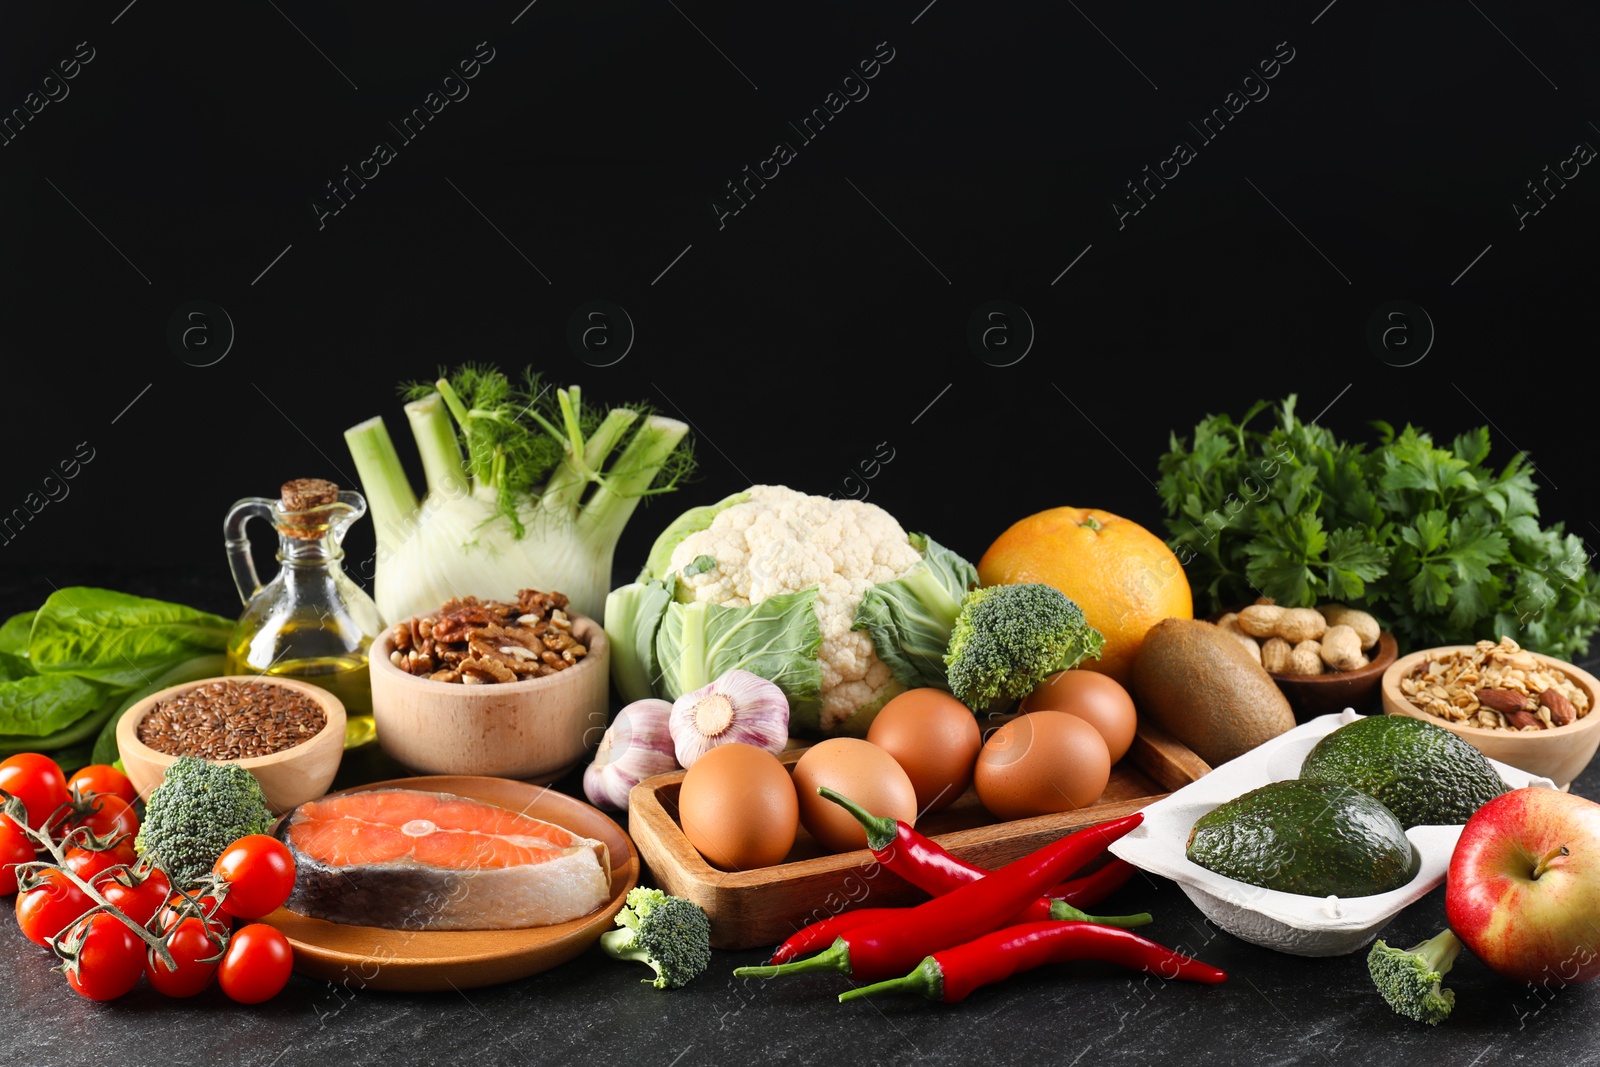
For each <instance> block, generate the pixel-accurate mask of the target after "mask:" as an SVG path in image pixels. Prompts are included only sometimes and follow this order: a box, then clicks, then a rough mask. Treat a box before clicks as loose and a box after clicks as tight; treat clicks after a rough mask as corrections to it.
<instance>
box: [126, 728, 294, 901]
mask: <svg viewBox="0 0 1600 1067" xmlns="http://www.w3.org/2000/svg"><path fill="white" fill-rule="evenodd" d="M271 828H272V812H270V811H269V810H267V801H266V798H265V797H264V796H263V795H262V793H261V783H259V782H257V781H256V779H255V775H253V774H251V773H250V772H249V771H247V770H245V769H244V768H243V767H241V766H239V765H238V764H237V763H212V762H211V761H209V760H203V759H196V758H195V757H193V756H179V757H178V758H177V759H176V760H173V762H172V765H171V766H170V767H168V768H167V773H166V774H165V775H164V776H163V777H162V779H161V784H160V785H158V786H156V788H155V792H153V793H151V794H150V802H149V803H148V804H147V805H146V806H145V813H144V822H143V824H142V825H141V826H140V828H139V836H138V837H137V838H136V839H135V840H134V848H136V849H137V850H138V851H139V853H140V854H141V855H143V854H145V853H150V854H151V855H153V856H154V857H155V860H156V862H157V863H159V864H160V865H161V868H162V870H164V871H166V872H167V877H168V878H170V879H171V880H172V885H173V888H175V889H177V888H188V887H189V886H191V885H193V884H194V882H195V880H196V879H198V878H200V877H201V876H203V875H204V874H205V873H206V872H208V871H210V870H211V865H212V864H213V863H215V862H216V861H217V857H218V856H220V855H222V853H223V852H224V851H226V850H227V848H228V846H229V845H231V844H233V843H234V842H235V841H237V840H239V838H241V837H245V836H248V835H249V834H264V833H266V832H267V831H268V830H270V829H271Z"/></svg>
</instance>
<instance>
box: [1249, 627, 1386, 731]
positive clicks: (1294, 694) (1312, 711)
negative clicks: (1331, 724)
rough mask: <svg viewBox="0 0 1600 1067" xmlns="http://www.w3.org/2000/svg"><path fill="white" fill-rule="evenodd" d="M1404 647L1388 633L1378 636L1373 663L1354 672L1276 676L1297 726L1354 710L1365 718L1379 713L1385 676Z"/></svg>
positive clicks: (1274, 676) (1372, 657) (1274, 678)
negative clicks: (1325, 716) (1380, 695)
mask: <svg viewBox="0 0 1600 1067" xmlns="http://www.w3.org/2000/svg"><path fill="white" fill-rule="evenodd" d="M1399 652H1400V646H1399V645H1397V644H1395V640H1394V634H1391V633H1390V632H1389V631H1387V630H1384V631H1383V632H1381V633H1380V634H1378V647H1377V648H1376V649H1375V650H1374V651H1373V652H1372V653H1371V662H1369V663H1368V664H1367V665H1366V666H1365V667H1360V668H1358V669H1356V670H1353V671H1324V672H1323V673H1322V674H1276V673H1273V672H1270V671H1269V672H1268V673H1269V674H1272V680H1273V681H1274V682H1277V683H1278V688H1279V689H1281V690H1283V695H1284V696H1285V697H1287V698H1288V700H1289V707H1291V708H1293V709H1294V719H1295V722H1310V721H1311V720H1312V719H1315V718H1316V717H1317V716H1319V715H1328V714H1330V713H1334V712H1340V711H1343V710H1344V709H1345V708H1354V709H1355V710H1356V711H1358V712H1360V713H1361V714H1363V715H1369V714H1371V713H1373V712H1374V711H1376V710H1377V708H1378V701H1379V695H1378V694H1379V690H1380V689H1381V688H1382V683H1383V672H1384V671H1386V670H1388V669H1389V665H1390V664H1392V663H1393V662H1394V661H1395V656H1397V655H1398V654H1399Z"/></svg>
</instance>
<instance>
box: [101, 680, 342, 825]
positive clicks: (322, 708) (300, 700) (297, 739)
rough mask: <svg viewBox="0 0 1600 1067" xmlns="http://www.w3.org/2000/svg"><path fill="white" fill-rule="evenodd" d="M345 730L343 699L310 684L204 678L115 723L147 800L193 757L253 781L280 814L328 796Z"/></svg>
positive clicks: (128, 766) (148, 701)
mask: <svg viewBox="0 0 1600 1067" xmlns="http://www.w3.org/2000/svg"><path fill="white" fill-rule="evenodd" d="M344 726H345V715H344V705H343V704H342V703H340V701H339V698H338V697H335V696H334V695H333V694H332V693H329V692H328V691H327V690H326V689H321V688H318V687H317V686H314V685H310V684H308V683H306V682H301V681H296V680H294V679H291V678H274V677H269V676H265V675H240V676H237V677H228V678H205V679H202V680H200V681H198V682H185V683H184V684H182V685H175V686H172V687H171V688H169V689H163V690H161V691H160V692H159V693H152V694H151V695H150V696H148V697H146V698H145V699H143V700H141V701H139V702H138V703H137V704H135V705H134V706H133V707H131V708H129V709H128V712H127V714H126V715H124V716H123V717H122V720H121V721H120V722H118V723H117V748H118V750H119V752H120V753H121V755H122V765H123V768H124V769H125V770H126V771H127V774H128V779H129V781H131V782H132V783H133V787H134V788H135V789H137V790H138V791H139V796H140V797H141V798H142V799H144V800H149V799H150V794H151V793H152V792H153V791H154V790H155V788H156V786H158V785H160V784H161V778H162V776H163V775H164V774H166V772H167V767H168V766H169V765H170V764H171V763H172V762H173V761H174V760H176V759H177V758H178V757H179V756H195V757H198V758H200V759H208V760H212V761H214V762H218V763H237V764H239V766H241V767H243V768H244V769H245V770H247V771H249V772H250V773H251V774H253V775H255V777H256V781H258V782H260V783H261V791H262V792H263V793H264V794H266V798H267V806H268V807H270V808H271V809H272V810H273V812H274V813H275V814H276V813H282V812H285V811H288V810H289V809H290V808H292V807H294V806H295V805H297V804H303V803H304V802H306V801H308V800H315V799H316V798H317V797H320V796H322V795H323V794H324V793H326V792H327V791H328V787H329V786H330V785H332V784H333V777H334V775H335V774H337V773H338V772H339V760H340V758H341V757H342V756H343V755H344Z"/></svg>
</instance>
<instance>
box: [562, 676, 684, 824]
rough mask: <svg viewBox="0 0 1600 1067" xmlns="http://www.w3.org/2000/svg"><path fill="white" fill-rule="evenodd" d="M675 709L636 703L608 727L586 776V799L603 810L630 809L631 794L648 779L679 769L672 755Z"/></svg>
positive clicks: (656, 703)
mask: <svg viewBox="0 0 1600 1067" xmlns="http://www.w3.org/2000/svg"><path fill="white" fill-rule="evenodd" d="M671 715H672V705H671V704H670V703H668V702H667V701H665V700H655V699H650V700H636V701H634V702H633V703H632V704H629V705H628V706H627V707H625V708H623V709H622V710H621V711H619V712H617V717H616V718H615V719H613V720H612V722H611V725H610V726H608V727H606V732H605V734H604V735H603V736H602V737H601V738H600V747H599V748H598V749H596V751H595V754H594V762H593V763H591V764H589V766H588V767H587V768H585V770H584V772H583V795H584V796H586V797H588V798H589V801H590V803H593V804H595V805H597V806H599V807H602V808H616V809H619V810H622V811H626V810H627V809H628V793H629V792H630V791H632V789H633V787H634V786H636V785H638V784H639V783H640V782H642V781H644V780H645V779H646V778H649V777H652V776H653V775H657V774H666V773H667V772H668V771H675V770H677V769H678V760H677V758H676V757H675V756H674V755H673V751H672V731H671V728H670V719H671Z"/></svg>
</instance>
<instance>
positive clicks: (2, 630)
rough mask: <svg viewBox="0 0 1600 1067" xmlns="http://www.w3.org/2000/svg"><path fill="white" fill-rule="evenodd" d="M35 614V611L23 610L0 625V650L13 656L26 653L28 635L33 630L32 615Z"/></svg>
mask: <svg viewBox="0 0 1600 1067" xmlns="http://www.w3.org/2000/svg"><path fill="white" fill-rule="evenodd" d="M37 614H38V612H36V611H24V612H23V613H22V614H21V615H13V616H11V618H9V619H7V620H6V621H5V623H4V624H3V625H0V652H6V653H9V654H11V655H13V656H26V655H27V654H28V635H29V634H30V633H32V632H33V617H34V616H35V615H37Z"/></svg>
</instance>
